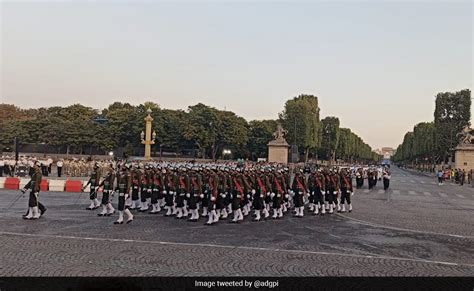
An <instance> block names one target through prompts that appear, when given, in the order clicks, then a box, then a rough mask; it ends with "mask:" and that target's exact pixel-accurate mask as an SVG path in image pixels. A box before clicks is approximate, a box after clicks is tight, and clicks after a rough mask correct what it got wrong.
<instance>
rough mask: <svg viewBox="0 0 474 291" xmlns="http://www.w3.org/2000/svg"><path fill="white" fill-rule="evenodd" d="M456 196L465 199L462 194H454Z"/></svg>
mask: <svg viewBox="0 0 474 291" xmlns="http://www.w3.org/2000/svg"><path fill="white" fill-rule="evenodd" d="M456 196H458V197H459V198H466V197H464V196H463V195H462V194H456Z"/></svg>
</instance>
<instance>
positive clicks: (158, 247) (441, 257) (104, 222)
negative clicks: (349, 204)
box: [0, 168, 474, 277]
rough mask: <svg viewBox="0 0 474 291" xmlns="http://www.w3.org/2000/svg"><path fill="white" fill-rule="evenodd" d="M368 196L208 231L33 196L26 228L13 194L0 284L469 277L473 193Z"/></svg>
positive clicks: (403, 178) (402, 174)
mask: <svg viewBox="0 0 474 291" xmlns="http://www.w3.org/2000/svg"><path fill="white" fill-rule="evenodd" d="M366 188H367V186H366V185H365V187H364V189H360V190H357V191H356V194H355V195H354V196H353V197H352V198H353V205H354V211H353V212H352V213H345V214H332V215H326V216H322V217H321V216H311V215H308V212H307V211H306V212H305V215H306V216H305V217H304V218H302V219H299V218H293V217H291V215H289V213H288V214H287V215H286V216H285V218H284V219H282V220H277V221H274V220H268V221H264V222H257V223H256V222H251V221H250V217H247V218H246V219H245V221H244V222H243V223H241V224H237V225H236V224H230V223H227V222H224V221H221V222H220V223H219V224H217V225H214V226H205V225H204V222H205V218H201V219H200V221H199V222H197V223H191V222H186V221H183V220H177V219H175V218H168V217H164V216H163V215H162V214H160V215H150V214H142V213H138V214H136V215H135V220H134V221H133V223H131V224H128V225H126V224H123V225H113V221H114V220H116V218H117V216H116V214H115V215H114V216H112V217H98V216H97V215H96V213H97V212H98V210H97V211H92V212H91V211H87V210H85V207H87V206H88V204H89V203H88V194H87V193H82V194H80V193H67V192H44V193H43V192H42V193H40V201H42V202H43V203H44V204H45V205H46V207H48V211H47V213H46V214H45V215H44V217H42V218H41V219H39V220H37V221H27V220H23V219H21V214H23V213H24V212H25V210H26V205H27V197H28V195H25V196H24V197H23V198H20V199H19V200H18V201H17V202H16V203H15V204H13V206H11V207H10V208H8V207H9V205H10V204H11V202H12V201H14V200H15V198H16V197H17V196H18V195H19V191H10V190H0V209H1V211H0V221H1V223H0V244H1V248H0V276H238V275H244V276H471V277H472V276H473V275H474V260H473V258H474V218H473V213H474V188H472V187H470V186H468V185H465V186H463V187H461V186H459V185H453V184H449V183H446V184H445V185H443V186H438V185H437V183H436V181H435V180H434V178H430V177H427V176H425V175H421V174H416V173H413V172H408V171H404V170H401V169H398V168H393V169H392V181H391V188H390V190H389V191H388V192H387V193H385V192H384V191H383V190H382V189H381V188H382V185H381V182H379V183H378V185H377V188H376V189H375V190H372V191H368V190H367V189H366ZM78 197H79V202H78V204H75V202H76V201H77V198H78ZM116 199H117V196H115V197H114V206H115V205H116Z"/></svg>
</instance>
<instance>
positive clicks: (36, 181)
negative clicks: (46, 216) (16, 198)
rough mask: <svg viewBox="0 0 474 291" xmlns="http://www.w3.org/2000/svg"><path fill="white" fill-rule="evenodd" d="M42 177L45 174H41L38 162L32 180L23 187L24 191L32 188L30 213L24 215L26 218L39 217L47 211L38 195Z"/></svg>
mask: <svg viewBox="0 0 474 291" xmlns="http://www.w3.org/2000/svg"><path fill="white" fill-rule="evenodd" d="M42 178H43V175H42V174H41V170H40V166H39V164H38V163H37V164H36V166H35V171H34V173H33V175H32V177H31V180H30V181H29V182H28V184H26V185H25V187H24V188H23V189H22V192H23V193H25V192H26V191H27V190H28V189H30V196H29V199H28V213H27V214H26V215H25V216H23V218H24V219H38V218H40V216H41V215H43V213H44V212H46V207H44V205H42V204H41V203H40V202H39V197H38V195H39V192H40V190H41V180H42ZM40 211H41V213H40Z"/></svg>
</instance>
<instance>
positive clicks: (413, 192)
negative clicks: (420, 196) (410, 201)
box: [408, 190, 416, 195]
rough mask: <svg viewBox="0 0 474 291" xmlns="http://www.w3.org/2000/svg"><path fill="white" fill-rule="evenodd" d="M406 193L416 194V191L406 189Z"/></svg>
mask: <svg viewBox="0 0 474 291" xmlns="http://www.w3.org/2000/svg"><path fill="white" fill-rule="evenodd" d="M408 194H410V195H416V192H415V191H413V190H410V191H408Z"/></svg>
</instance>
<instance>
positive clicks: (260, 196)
mask: <svg viewBox="0 0 474 291" xmlns="http://www.w3.org/2000/svg"><path fill="white" fill-rule="evenodd" d="M255 180H256V183H257V187H256V188H257V189H256V190H255V192H254V194H253V203H252V205H253V209H254V212H255V218H254V221H260V219H261V217H260V212H261V211H262V209H264V208H265V205H264V199H265V196H266V195H267V187H266V183H265V174H264V171H263V170H260V175H256V177H255Z"/></svg>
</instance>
